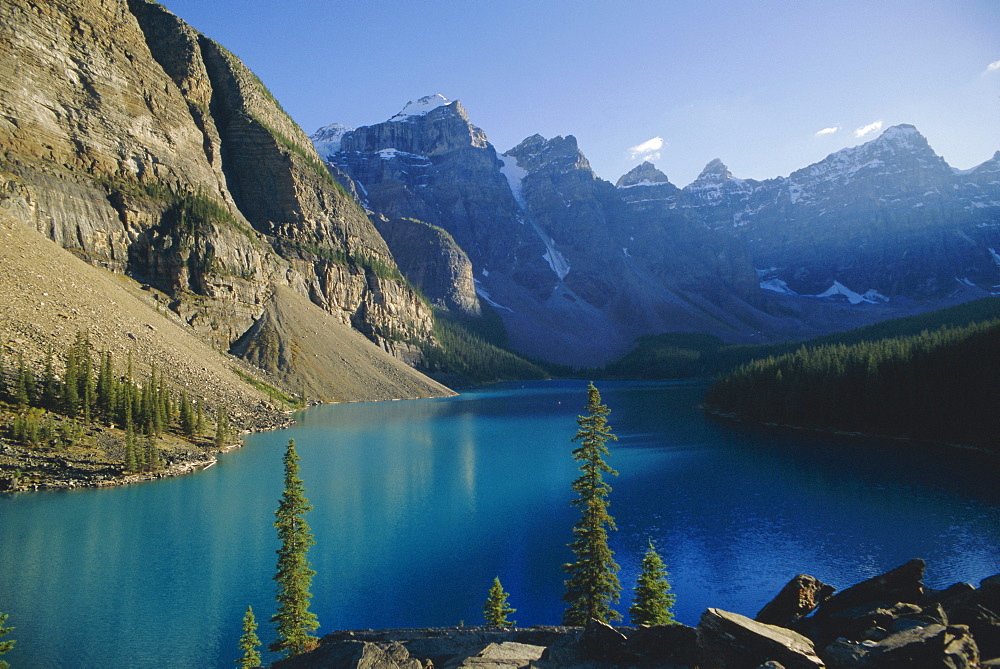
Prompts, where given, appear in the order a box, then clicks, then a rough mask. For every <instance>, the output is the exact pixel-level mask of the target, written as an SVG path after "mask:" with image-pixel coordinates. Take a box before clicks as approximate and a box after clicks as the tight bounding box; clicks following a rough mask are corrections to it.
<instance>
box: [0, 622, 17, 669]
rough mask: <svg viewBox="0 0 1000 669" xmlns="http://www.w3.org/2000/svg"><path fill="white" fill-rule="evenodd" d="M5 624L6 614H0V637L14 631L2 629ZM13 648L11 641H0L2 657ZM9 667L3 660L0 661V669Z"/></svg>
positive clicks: (6, 628) (9, 628)
mask: <svg viewBox="0 0 1000 669" xmlns="http://www.w3.org/2000/svg"><path fill="white" fill-rule="evenodd" d="M6 623H7V614H6V613H0V637H4V636H6V635H7V634H10V633H11V632H12V631H14V628H13V627H4V625H5V624H6ZM13 647H14V642H13V641H10V640H8V641H0V655H3V654H4V653H6V652H7V651H9V650H10V649H11V648H13ZM9 667H10V665H9V664H7V663H6V662H4V661H3V660H0V669H8V668H9Z"/></svg>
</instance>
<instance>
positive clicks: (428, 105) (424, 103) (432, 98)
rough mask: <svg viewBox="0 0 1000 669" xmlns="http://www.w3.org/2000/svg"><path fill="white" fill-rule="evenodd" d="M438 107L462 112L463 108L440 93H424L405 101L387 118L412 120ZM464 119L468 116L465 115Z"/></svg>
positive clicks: (391, 119) (456, 101) (397, 120)
mask: <svg viewBox="0 0 1000 669" xmlns="http://www.w3.org/2000/svg"><path fill="white" fill-rule="evenodd" d="M439 107H453V109H454V110H455V111H458V110H461V112H462V114H463V115H465V114H464V112H465V109H464V108H463V107H462V105H461V103H460V102H458V100H455V101H454V102H452V101H451V100H449V99H448V98H446V97H445V96H443V95H441V94H440V93H435V94H434V95H425V96H424V97H422V98H420V99H419V100H410V101H409V102H407V103H406V105H405V106H404V107H403V109H402V110H401V111H400V112H399V113H398V114H396V115H395V116H393V117H392V118H390V119H389V121H390V122H399V121H412V120H414V119H415V118H418V117H420V116H426V115H427V114H428V113H429V112H431V111H434V110H435V109H437V108H439ZM465 118H466V120H468V116H467V115H465Z"/></svg>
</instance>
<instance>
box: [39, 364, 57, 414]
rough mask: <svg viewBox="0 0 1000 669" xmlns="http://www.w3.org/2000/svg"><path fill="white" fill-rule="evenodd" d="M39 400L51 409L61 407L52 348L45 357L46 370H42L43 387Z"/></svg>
mask: <svg viewBox="0 0 1000 669" xmlns="http://www.w3.org/2000/svg"><path fill="white" fill-rule="evenodd" d="M39 401H40V403H41V405H42V406H43V407H44V408H46V409H48V410H49V411H56V410H58V409H59V404H58V402H59V389H58V385H57V381H56V373H55V370H54V369H53V365H52V349H49V353H48V355H47V356H46V357H45V370H44V371H43V372H42V389H41V397H40V398H39Z"/></svg>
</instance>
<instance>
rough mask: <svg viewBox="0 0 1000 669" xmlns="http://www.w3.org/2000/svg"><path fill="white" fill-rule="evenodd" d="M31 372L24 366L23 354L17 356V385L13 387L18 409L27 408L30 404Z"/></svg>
mask: <svg viewBox="0 0 1000 669" xmlns="http://www.w3.org/2000/svg"><path fill="white" fill-rule="evenodd" d="M31 380H32V379H31V372H30V371H29V370H28V367H27V365H25V364H24V354H22V353H19V354H18V356H17V385H16V386H15V387H14V402H15V403H16V404H17V406H18V408H19V409H24V408H27V406H28V405H29V404H31V395H32V393H31V386H32V383H31Z"/></svg>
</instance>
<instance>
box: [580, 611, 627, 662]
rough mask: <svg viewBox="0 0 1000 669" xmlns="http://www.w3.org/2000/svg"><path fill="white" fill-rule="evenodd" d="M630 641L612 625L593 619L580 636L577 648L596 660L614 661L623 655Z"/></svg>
mask: <svg viewBox="0 0 1000 669" xmlns="http://www.w3.org/2000/svg"><path fill="white" fill-rule="evenodd" d="M627 641H628V639H627V638H626V637H625V635H624V634H622V633H621V632H619V631H618V630H616V629H615V628H614V627H612V626H611V625H609V624H607V623H605V622H601V621H600V620H595V619H593V618H591V619H590V621H589V622H588V623H587V626H586V627H585V628H584V629H583V634H581V635H580V640H579V642H578V643H577V647H578V648H579V649H580V651H581V652H583V653H584V655H586V656H587V657H590V658H593V659H595V660H612V659H614V658H618V657H620V656H621V655H622V653H623V651H624V650H625V644H626V642H627Z"/></svg>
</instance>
